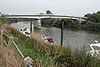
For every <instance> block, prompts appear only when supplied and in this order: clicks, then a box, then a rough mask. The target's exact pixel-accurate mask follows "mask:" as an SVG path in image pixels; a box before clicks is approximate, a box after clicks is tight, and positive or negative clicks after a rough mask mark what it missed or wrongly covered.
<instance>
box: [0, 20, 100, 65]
mask: <svg viewBox="0 0 100 67" xmlns="http://www.w3.org/2000/svg"><path fill="white" fill-rule="evenodd" d="M4 20H5V19H4ZM4 23H6V22H4ZM0 27H3V30H4V31H5V32H6V33H8V34H9V35H11V36H13V37H14V41H15V42H16V43H17V45H18V47H19V48H20V50H21V51H22V53H23V54H24V55H25V56H30V57H31V58H32V59H33V60H34V61H33V66H34V67H100V60H99V59H97V58H96V57H92V56H91V55H89V54H86V51H85V50H84V49H80V50H79V49H74V50H72V49H71V48H70V47H68V46H66V47H63V46H62V47H61V46H56V45H49V44H45V43H41V42H39V41H37V40H35V39H34V38H32V37H26V36H25V35H23V34H21V33H20V32H19V31H18V30H16V29H14V28H13V27H11V26H9V25H5V26H4V25H3V23H2V24H0Z"/></svg>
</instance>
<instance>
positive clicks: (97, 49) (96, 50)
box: [87, 41, 100, 59]
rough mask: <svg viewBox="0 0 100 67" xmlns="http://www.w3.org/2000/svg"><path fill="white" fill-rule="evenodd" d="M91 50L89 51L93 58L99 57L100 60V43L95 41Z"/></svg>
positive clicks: (91, 45)
mask: <svg viewBox="0 0 100 67" xmlns="http://www.w3.org/2000/svg"><path fill="white" fill-rule="evenodd" d="M90 48H91V50H90V51H88V52H87V53H89V54H90V55H91V56H97V57H98V58H99V59H100V43H98V41H95V43H94V44H90Z"/></svg>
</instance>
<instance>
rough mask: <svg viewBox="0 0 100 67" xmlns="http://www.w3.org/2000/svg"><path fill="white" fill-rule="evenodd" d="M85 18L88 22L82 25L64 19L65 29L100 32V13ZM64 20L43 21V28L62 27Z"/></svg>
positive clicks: (75, 21) (76, 21) (87, 15)
mask: <svg viewBox="0 0 100 67" xmlns="http://www.w3.org/2000/svg"><path fill="white" fill-rule="evenodd" d="M84 17H87V19H86V21H82V23H80V22H79V21H78V20H71V19H63V22H64V28H66V29H77V30H86V31H95V32H99V31H100V11H98V12H96V13H92V14H90V13H89V14H86V15H84ZM61 22H62V19H53V18H51V19H42V25H43V26H54V27H60V26H61Z"/></svg>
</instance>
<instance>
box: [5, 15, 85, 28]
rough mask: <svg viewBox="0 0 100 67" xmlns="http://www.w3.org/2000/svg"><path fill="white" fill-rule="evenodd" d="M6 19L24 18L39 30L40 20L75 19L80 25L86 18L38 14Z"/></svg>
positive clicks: (14, 16)
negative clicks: (29, 20)
mask: <svg viewBox="0 0 100 67" xmlns="http://www.w3.org/2000/svg"><path fill="white" fill-rule="evenodd" d="M6 18H8V19H10V18H11V19H18V18H19V19H20V18H21V19H23V18H26V19H33V20H34V27H35V28H41V19H44V18H59V19H63V18H66V19H76V20H79V22H80V23H81V21H84V20H85V19H86V17H76V16H64V15H52V14H46V15H44V14H39V15H6ZM32 22H33V21H31V23H30V29H31V27H32Z"/></svg>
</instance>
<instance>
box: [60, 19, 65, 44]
mask: <svg viewBox="0 0 100 67" xmlns="http://www.w3.org/2000/svg"><path fill="white" fill-rule="evenodd" d="M63 29H64V21H63V20H62V21H61V46H62V45H63Z"/></svg>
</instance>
